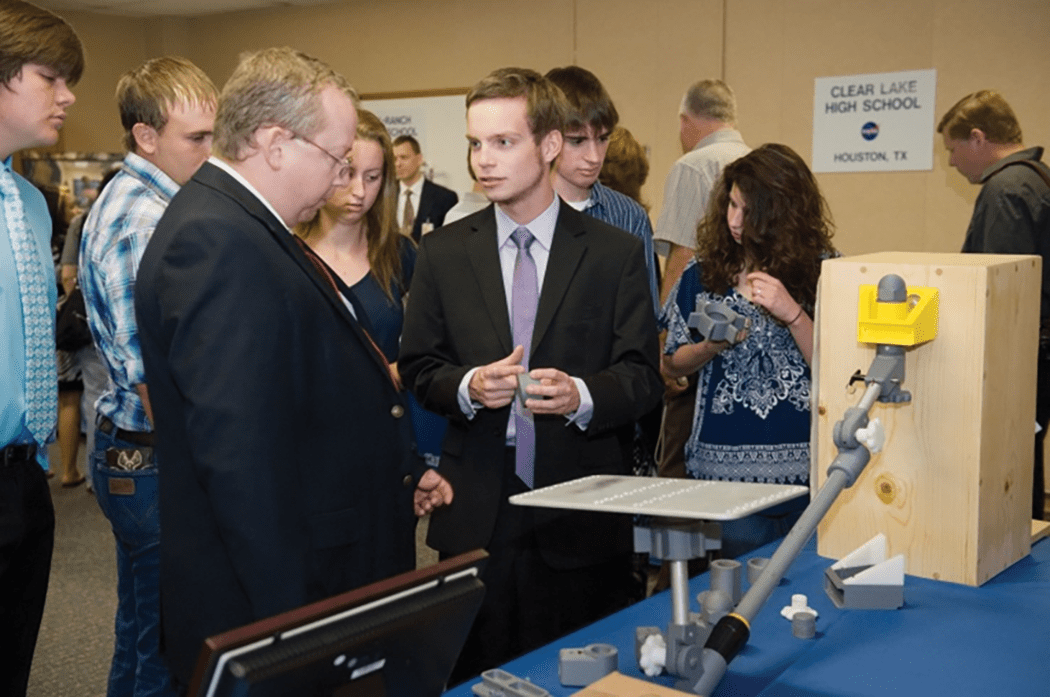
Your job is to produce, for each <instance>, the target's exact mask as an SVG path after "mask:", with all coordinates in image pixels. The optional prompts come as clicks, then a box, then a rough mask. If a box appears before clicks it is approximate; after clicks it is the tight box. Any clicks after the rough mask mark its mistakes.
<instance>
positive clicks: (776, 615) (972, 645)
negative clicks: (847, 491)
mask: <svg viewBox="0 0 1050 697" xmlns="http://www.w3.org/2000/svg"><path fill="white" fill-rule="evenodd" d="M775 549H776V545H775V544H773V545H769V546H767V547H764V548H762V549H759V550H756V551H755V552H754V554H753V555H748V556H759V557H762V556H765V557H768V556H771V555H772V553H773V551H774V550H775ZM746 558H747V557H745V558H743V559H742V561H744V560H745V559H746ZM832 562H833V560H830V559H825V558H823V557H820V556H818V555H817V553H816V545H815V543H814V542H813V541H812V540H811V541H810V543H809V545H807V547H806V548H805V549H804V550H803V552H802V554H801V555H800V556H799V558H798V559H797V560H796V561H795V563H794V564H793V565H792V567H791V569H790V570H789V571H788V574H787V577H786V578H785V580H784V581H783V582H782V583H781V585H780V586H779V587H778V588H777V589H776V590H775V591H774V592H773V595H772V596H771V597H770V599H769V602H768V603H767V604H766V606H765V607H764V608H763V609H762V611H761V612H760V613H759V614H758V616H757V617H756V618H755V620H754V622H753V623H752V627H751V638H750V640H749V642H748V644H747V646H745V647H744V649H743V650H742V651H741V652H740V654H739V655H738V656H737V657H736V658H735V659H734V660H733V662H732V663H730V665H729V670H728V672H727V673H726V676H725V678H723V680H722V682H721V684H720V685H719V687H718V690H716V691H715V694H714V696H713V697H746V696H749V695H761V696H762V697H797V696H798V697H800V696H802V695H805V696H806V697H814V696H816V697H825V696H827V697H831V696H835V697H862V696H863V697H867V696H871V697H876V696H877V697H884V696H885V695H909V696H910V695H929V696H936V695H950V696H951V697H965V696H968V695H973V696H974V697H978V696H979V697H990V696H991V695H1026V696H1027V695H1050V540H1043V541H1041V542H1039V543H1038V544H1036V545H1035V546H1034V547H1033V548H1032V554H1031V555H1029V556H1027V557H1025V558H1024V559H1022V560H1021V561H1019V562H1017V563H1016V564H1014V565H1013V566H1011V567H1010V568H1008V569H1006V570H1005V571H1003V572H1002V573H1000V574H999V575H998V576H996V577H995V578H993V579H991V580H990V581H988V582H987V583H985V584H984V585H983V586H981V587H980V588H970V587H968V586H961V585H957V584H953V583H945V582H940V581H929V580H926V579H922V578H916V577H913V576H908V577H906V580H905V584H904V607H902V608H900V609H899V610H839V609H837V608H835V606H834V605H833V604H832V603H831V601H830V600H829V599H828V597H827V595H825V593H824V585H823V583H824V581H823V578H824V570H825V569H826V568H827V567H828V566H830V565H831V563H832ZM708 587H709V581H708V578H707V575H706V574H705V575H703V576H699V577H697V578H695V579H693V580H692V581H691V582H690V589H691V596H692V597H691V603H692V610H694V611H697V610H698V609H699V608H698V607H697V605H696V595H697V593H699V592H700V591H703V590H706V589H707V588H708ZM745 590H746V580H745ZM794 593H803V594H805V595H806V596H808V598H809V604H810V606H811V607H813V608H814V609H816V610H817V611H818V612H819V613H820V616H819V618H818V619H817V635H816V637H815V638H813V639H796V638H795V637H793V636H792V635H791V623H790V622H788V621H787V620H785V619H784V618H783V617H781V616H780V610H781V608H783V607H784V606H785V605H790V604H791V596H792V594H794ZM670 614H671V601H670V595H669V592H665V593H661V594H658V595H656V596H653V597H652V598H649V599H647V600H645V601H643V602H641V603H638V604H637V605H634V606H632V607H629V608H627V609H625V610H623V611H621V612H619V613H617V614H615V615H612V616H610V617H607V618H605V619H603V620H601V621H599V622H596V623H594V624H593V625H591V626H589V627H586V628H584V629H581V630H580V631H578V632H575V633H574V634H570V635H569V636H567V637H564V638H563V639H562V640H560V641H557V642H555V643H553V644H550V645H548V646H546V647H544V648H542V649H538V650H536V651H533V652H532V653H529V654H526V655H525V656H522V657H521V658H518V659H516V660H514V661H511V662H509V663H507V664H506V665H505V666H503V669H504V670H506V671H508V672H510V673H513V674H514V675H516V676H518V677H522V678H527V679H528V680H530V681H531V682H533V683H535V684H536V685H538V686H540V687H542V688H544V689H545V690H547V691H549V692H550V693H551V695H553V697H564V696H567V695H571V694H573V693H574V692H576V691H578V690H579V689H580V688H577V687H563V686H562V685H561V683H560V682H559V681H558V651H559V649H562V648H567V647H583V646H587V645H588V644H593V643H605V644H612V645H613V646H615V647H616V648H617V649H618V651H619V670H620V672H621V673H624V674H626V675H630V676H632V677H636V678H643V677H644V676H643V675H642V674H641V671H639V669H638V665H637V663H636V661H635V659H634V629H635V627H637V626H640V625H641V626H648V625H653V626H658V627H660V628H661V629H664V630H666V627H667V622H668V621H669V619H670ZM654 681H655V682H658V683H660V684H662V685H665V686H673V685H674V679H672V678H670V677H668V676H666V675H665V676H661V677H659V678H655V679H654ZM478 682H480V679H475V680H472V681H469V682H468V683H465V684H464V685H461V686H459V687H456V688H453V689H452V690H449V691H448V692H446V693H445V694H446V695H449V696H450V697H468V696H471V695H472V694H473V693H472V692H471V689H470V687H471V685H473V684H476V683H478Z"/></svg>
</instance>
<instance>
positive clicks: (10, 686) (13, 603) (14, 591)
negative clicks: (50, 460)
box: [0, 461, 55, 697]
mask: <svg viewBox="0 0 1050 697" xmlns="http://www.w3.org/2000/svg"><path fill="white" fill-rule="evenodd" d="M54 545H55V508H54V506H53V504H52V503H51V490H50V489H49V488H48V484H47V475H46V474H45V473H44V470H43V469H42V468H41V467H40V465H39V464H38V463H37V462H35V461H31V462H16V463H11V464H9V465H7V466H4V465H2V464H0V695H5V697H8V696H10V697H24V695H25V693H26V686H27V685H28V683H29V668H30V666H31V664H32V662H33V650H34V649H35V648H36V639H37V634H38V632H39V631H40V620H41V618H43V616H44V599H45V598H46V597H47V581H48V577H49V576H50V574H51V552H52V550H53V548H54Z"/></svg>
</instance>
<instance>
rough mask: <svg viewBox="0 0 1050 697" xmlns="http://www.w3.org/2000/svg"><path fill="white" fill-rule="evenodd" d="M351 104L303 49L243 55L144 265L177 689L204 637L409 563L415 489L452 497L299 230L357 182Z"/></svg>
mask: <svg viewBox="0 0 1050 697" xmlns="http://www.w3.org/2000/svg"><path fill="white" fill-rule="evenodd" d="M356 102H357V95H356V93H355V92H354V90H353V88H352V87H350V85H349V83H348V82H347V81H346V79H345V78H344V77H343V76H342V75H339V74H338V73H336V72H335V71H333V70H332V69H331V68H330V67H329V66H328V65H326V64H324V63H322V62H321V61H319V60H317V59H315V58H312V57H310V56H307V55H306V54H303V53H300V52H298V51H294V50H292V49H288V48H282V49H277V48H274V49H266V50H263V51H258V52H255V53H250V54H247V55H245V56H244V57H243V58H242V60H241V62H240V64H239V65H238V66H237V68H236V69H235V70H234V72H233V75H232V76H231V77H230V79H229V81H228V82H227V83H226V86H225V87H224V88H223V90H222V94H221V95H220V96H219V106H218V110H217V112H216V116H215V139H214V150H215V153H216V155H215V156H213V157H212V158H210V159H209V160H208V162H206V163H204V164H203V165H202V166H201V168H200V169H199V170H198V171H197V173H196V174H195V175H194V176H193V178H192V179H190V181H189V182H188V183H187V184H186V185H185V186H183V187H182V188H181V189H180V190H179V192H178V193H177V194H176V195H175V196H174V197H173V198H172V200H171V203H170V204H169V205H168V208H167V209H166V210H165V212H164V216H163V217H162V218H161V220H160V223H159V224H158V225H157V229H156V231H155V232H154V234H153V236H152V237H151V238H150V241H149V245H148V246H147V248H146V253H145V254H144V255H143V257H142V264H141V266H140V267H139V277H138V282H137V283H136V287H135V310H136V314H137V317H138V321H139V337H140V342H141V346H142V358H143V361H144V363H145V366H146V382H147V384H148V385H149V398H150V403H151V404H152V408H153V413H154V414H155V416H156V421H155V424H156V449H157V460H158V462H159V463H160V467H159V470H160V484H161V486H160V512H161V529H162V530H163V531H164V543H163V544H162V545H161V574H160V580H161V611H162V616H163V644H162V646H163V651H164V654H165V657H166V658H167V660H168V664H169V666H170V668H171V670H172V673H173V675H174V677H175V678H176V679H177V681H178V682H179V683H180V685H181V686H183V688H185V686H186V685H187V684H188V683H189V681H190V679H191V676H192V673H193V670H194V667H195V665H196V661H197V656H198V654H199V652H200V650H201V647H202V644H203V641H204V639H205V638H206V637H209V636H212V635H213V634H217V633H219V632H223V631H225V630H228V629H231V628H233V627H238V626H241V625H244V624H247V623H250V622H253V621H255V620H258V619H262V618H265V617H269V616H272V615H274V614H277V613H280V612H284V611H286V610H291V609H293V608H296V607H300V606H302V605H304V604H306V603H310V602H313V601H316V600H320V599H322V598H326V597H329V596H332V595H336V594H338V593H342V592H344V591H347V590H350V589H352V588H356V587H359V586H362V585H365V584H368V583H371V582H373V581H377V580H380V579H383V578H387V577H389V576H392V575H395V574H397V573H400V572H403V571H407V570H410V569H412V568H414V566H415V522H416V521H415V517H414V516H413V504H414V503H415V506H416V510H417V511H419V513H426V512H429V511H430V510H431V508H432V507H433V506H434V505H436V504H439V503H442V502H444V501H446V500H451V496H452V492H451V490H450V489H449V488H448V486H447V484H445V483H444V482H443V481H441V480H440V477H438V475H437V474H436V473H434V472H433V471H432V470H430V469H429V468H426V467H425V466H424V464H423V461H422V459H420V458H419V457H418V456H417V455H416V454H415V453H414V452H413V451H412V442H413V437H412V424H411V419H410V417H409V412H408V404H407V402H406V400H405V398H404V396H403V394H402V392H401V391H400V390H399V385H398V384H397V383H396V379H395V377H394V374H393V373H392V372H391V370H390V366H389V365H387V363H386V361H385V359H384V358H383V355H382V354H381V353H380V352H379V350H378V349H377V348H376V347H375V344H374V343H373V342H372V341H371V339H370V337H369V336H368V335H367V333H366V332H365V329H364V328H363V327H362V325H361V324H360V323H359V322H358V318H363V317H364V314H363V313H364V310H363V309H362V308H361V307H360V306H359V305H358V304H357V302H356V300H355V296H354V293H353V292H352V291H351V290H350V289H349V288H348V287H347V286H346V285H345V284H344V283H342V281H340V280H339V278H338V276H337V275H336V274H335V273H334V272H332V270H331V269H330V268H328V267H327V266H326V265H325V264H324V262H323V261H321V260H320V258H319V257H316V256H315V255H312V253H311V251H310V250H309V248H308V247H306V246H305V245H301V244H300V242H301V241H300V240H299V238H297V237H296V236H295V235H293V234H292V231H291V229H292V228H293V227H294V226H295V225H296V224H298V223H301V222H305V221H307V220H309V219H310V218H312V217H313V216H314V214H316V213H317V211H318V210H319V209H320V208H321V206H322V205H323V204H324V202H325V200H326V199H327V198H328V197H329V196H331V195H332V193H333V192H334V191H335V190H336V189H338V188H341V187H345V186H346V185H347V184H348V183H349V180H350V171H351V166H350V163H349V162H348V160H347V157H348V156H349V154H350V152H351V146H352V145H353V142H354V136H355V133H356V128H357V112H356V109H355V103H356ZM424 470H425V471H426V473H425V474H424ZM417 486H418V487H419V488H417ZM428 487H429V488H428ZM414 494H415V496H414ZM291 689H293V688H285V689H281V690H278V693H279V694H292V692H290V691H289V690H291ZM294 689H297V690H301V691H302V692H303V693H304V694H312V692H313V686H311V685H302V684H300V685H296V686H295V688H294Z"/></svg>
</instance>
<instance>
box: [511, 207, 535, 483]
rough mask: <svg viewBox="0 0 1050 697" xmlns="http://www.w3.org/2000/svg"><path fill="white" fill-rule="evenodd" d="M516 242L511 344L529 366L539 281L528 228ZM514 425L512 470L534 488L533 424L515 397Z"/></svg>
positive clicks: (516, 234)
mask: <svg viewBox="0 0 1050 697" xmlns="http://www.w3.org/2000/svg"><path fill="white" fill-rule="evenodd" d="M511 239H513V240H514V244H516V245H518V256H517V258H516V259H515V260H514V287H513V289H512V290H511V299H510V306H511V314H512V316H513V317H512V321H513V323H514V345H515V346H518V345H521V346H523V347H524V348H525V355H524V356H522V358H521V364H522V365H523V366H525V369H526V370H528V368H529V350H530V349H531V347H532V327H533V325H535V324H536V306H537V305H538V304H539V295H540V293H539V283H538V282H537V280H536V279H537V276H536V262H535V260H533V258H532V254H531V253H530V252H529V245H531V244H532V241H533V240H534V239H535V238H534V237H533V236H532V233H531V232H529V231H528V229H527V228H523V227H520V228H518V229H517V230H515V231H514V233H513V234H512V235H511ZM514 428H515V431H516V433H517V435H516V437H515V448H514V473H515V474H517V475H518V478H519V479H521V481H523V482H524V483H525V485H526V486H528V487H529V488H530V489H531V488H532V487H533V480H534V462H535V456H536V427H535V424H534V423H533V420H532V412H529V411H526V410H525V408H524V407H523V406H521V402H520V401H519V400H517V399H515V400H514Z"/></svg>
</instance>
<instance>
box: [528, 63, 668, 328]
mask: <svg viewBox="0 0 1050 697" xmlns="http://www.w3.org/2000/svg"><path fill="white" fill-rule="evenodd" d="M547 79H548V80H550V81H551V82H553V83H554V84H555V85H557V86H558V88H559V89H561V91H562V93H563V94H564V95H565V98H566V99H567V100H568V103H569V116H568V123H567V125H566V126H565V143H564V145H563V146H562V149H561V155H559V156H558V162H557V164H556V165H555V167H554V175H553V176H554V190H555V191H556V192H557V193H558V196H560V197H561V200H562V201H564V202H565V203H567V204H569V205H570V206H572V207H573V208H575V209H576V210H578V211H583V212H584V213H586V214H587V215H592V216H594V217H595V218H597V219H598V220H603V221H605V222H607V223H609V224H610V225H612V226H613V227H618V228H620V229H621V230H624V231H626V232H629V233H631V234H632V235H634V236H635V237H637V238H638V239H640V240H641V241H642V244H643V245H644V254H645V268H646V270H647V271H648V272H649V291H650V293H651V294H652V298H653V309H654V310H655V311H656V312H659V310H660V304H659V301H660V298H659V290H658V287H657V280H656V259H655V257H654V255H653V227H652V224H651V223H650V222H649V215H648V214H647V213H646V212H645V209H644V208H642V207H641V205H639V204H638V203H636V202H635V201H632V200H631V199H630V198H628V197H627V196H624V195H623V194H621V193H619V192H617V191H613V190H612V189H610V188H608V187H605V186H603V185H602V184H601V183H600V182H599V181H598V175H599V174H601V171H602V165H603V164H604V163H605V153H606V151H607V150H608V149H609V136H610V135H611V134H612V130H613V129H614V128H616V124H617V122H619V120H620V115H619V113H617V111H616V106H615V105H614V104H613V101H612V98H611V97H610V96H609V93H608V92H606V91H605V87H603V86H602V83H601V81H599V80H598V78H597V77H596V76H595V75H594V73H592V72H591V71H589V70H586V69H585V68H581V67H579V66H575V65H570V66H567V67H564V68H554V69H553V70H551V71H550V72H548V73H547Z"/></svg>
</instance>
